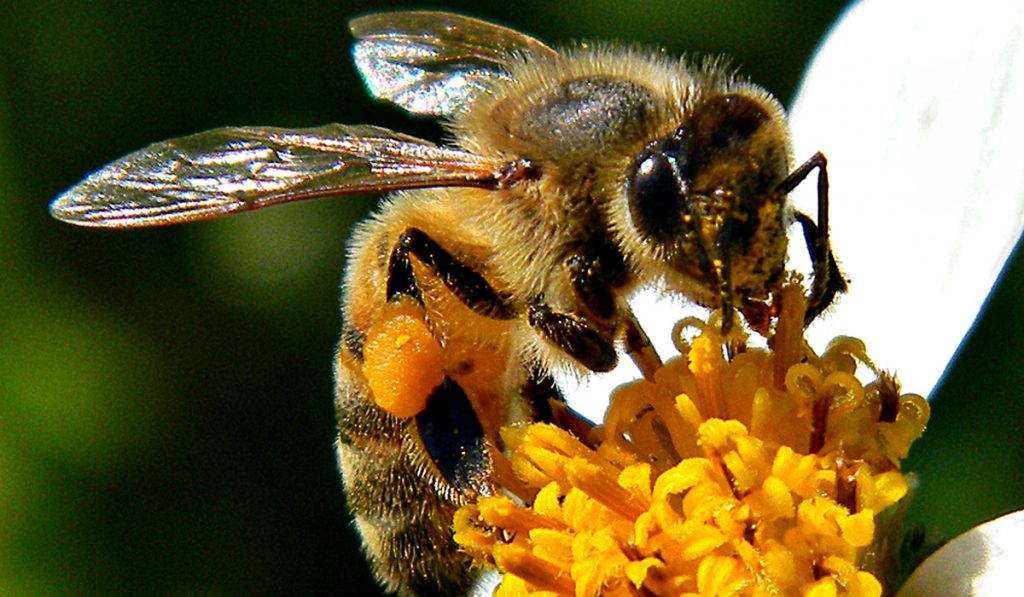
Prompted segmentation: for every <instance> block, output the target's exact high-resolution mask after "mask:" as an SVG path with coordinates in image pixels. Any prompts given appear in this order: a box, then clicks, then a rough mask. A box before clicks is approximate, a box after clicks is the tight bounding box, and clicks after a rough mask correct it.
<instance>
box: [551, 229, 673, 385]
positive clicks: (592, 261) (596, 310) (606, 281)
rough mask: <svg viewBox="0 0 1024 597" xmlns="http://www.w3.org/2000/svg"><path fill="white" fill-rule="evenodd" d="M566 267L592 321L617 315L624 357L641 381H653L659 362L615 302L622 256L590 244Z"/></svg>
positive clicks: (637, 325)
mask: <svg viewBox="0 0 1024 597" xmlns="http://www.w3.org/2000/svg"><path fill="white" fill-rule="evenodd" d="M566 267H567V268H568V270H569V279H570V280H571V281H572V285H573V289H574V290H575V291H576V296H578V297H579V298H580V301H582V302H583V304H584V305H585V306H586V308H587V309H589V310H590V311H591V312H592V313H593V314H594V316H595V317H598V318H600V319H603V320H612V319H613V318H614V317H615V316H616V314H618V315H619V317H620V318H621V319H622V327H623V336H624V337H623V340H624V342H625V345H626V353H627V354H628V355H629V356H630V358H631V359H632V360H633V362H634V363H636V366H637V368H638V369H640V372H641V373H642V374H643V376H644V377H645V378H647V379H649V380H651V379H654V372H655V371H657V370H658V368H660V367H661V358H660V357H659V356H658V353H657V352H656V351H655V350H654V346H653V345H652V344H651V341H650V339H649V338H648V337H647V334H646V333H645V332H644V330H643V328H642V327H640V322H639V321H637V319H636V316H635V315H634V314H633V312H632V311H631V310H630V309H629V308H628V307H623V306H621V304H620V303H619V302H618V301H616V299H615V290H616V289H617V288H620V287H622V285H624V284H625V283H626V281H627V278H628V276H627V274H626V263H625V259H624V258H623V256H622V253H621V252H620V251H619V250H618V248H616V247H615V246H614V245H613V244H611V243H610V242H606V241H597V242H596V243H593V242H592V243H588V244H586V245H584V246H582V247H581V248H580V249H579V250H578V251H576V252H575V253H573V254H572V255H570V256H569V258H568V259H567V260H566ZM595 370H596V369H595Z"/></svg>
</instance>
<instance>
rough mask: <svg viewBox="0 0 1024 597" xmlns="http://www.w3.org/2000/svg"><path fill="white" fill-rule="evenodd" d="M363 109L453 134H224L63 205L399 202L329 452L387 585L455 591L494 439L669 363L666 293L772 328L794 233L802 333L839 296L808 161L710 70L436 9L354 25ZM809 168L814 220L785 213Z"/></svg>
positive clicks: (721, 70)
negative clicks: (643, 294)
mask: <svg viewBox="0 0 1024 597" xmlns="http://www.w3.org/2000/svg"><path fill="white" fill-rule="evenodd" d="M351 29H352V32H353V34H354V36H355V38H356V43H355V47H354V51H353V54H354V58H355V61H356V64H357V66H358V68H359V71H360V73H361V74H362V76H363V79H364V80H365V82H366V84H367V86H368V88H369V90H370V92H371V93H372V94H373V95H374V96H375V97H377V98H380V99H383V100H387V101H390V102H392V103H394V104H396V105H397V106H399V107H401V108H403V109H405V110H407V111H409V112H411V113H413V114H420V115H431V116H437V117H442V118H445V119H446V120H445V121H446V123H447V125H448V127H449V130H450V132H451V134H452V136H453V142H452V144H451V145H436V144H434V143H431V142H429V141H425V140H422V139H417V138H414V137H410V136H407V135H403V134H401V133H397V132H394V131H391V130H387V129H384V128H380V127H375V126H367V125H359V126H347V125H338V124H331V125H326V126H322V127H317V128H310V129H301V130H286V129H279V128H270V127H237V128H236V127H230V128H219V129H215V130H211V131H207V132H203V133H199V134H195V135H191V136H187V137H182V138H179V139H174V140H170V141H164V142H162V143H157V144H154V145H151V146H149V147H146V148H144V149H142V150H140V151H137V152H135V153H132V154H130V155H128V156H125V157H123V158H121V159H120V160H117V161H115V162H113V163H111V164H109V165H107V166H105V167H103V168H101V169H100V170H98V171H97V172H95V173H93V174H91V175H90V176H89V177H88V178H86V179H85V180H83V181H82V182H80V183H79V184H77V185H76V186H74V187H72V188H71V189H69V190H68V191H66V192H65V193H64V194H62V195H61V196H59V197H58V198H57V199H55V200H54V202H53V203H52V204H51V207H50V210H51V213H52V214H53V215H54V216H55V217H56V218H58V219H60V220H63V221H66V222H70V223H72V224H78V225H82V226H103V227H114V228H130V227H140V226H159V225H166V224H175V223H179V222H190V221H195V220H202V219H206V218H212V217H218V216H222V215H226V214H231V213H236V212H242V211H247V210H252V209H259V208H262V207H265V206H268V205H274V204H278V203H287V202H291V201H298V200H303V199H313V198H318V197H329V196H336V195H347V194H353V193H364V192H383V191H396V192H394V193H392V194H391V195H390V196H389V197H388V198H387V199H386V200H385V202H384V203H383V205H382V206H381V208H380V210H379V211H378V212H377V213H376V214H375V215H374V216H372V217H371V218H370V219H369V220H367V221H365V222H363V223H362V224H361V225H360V226H359V227H358V228H357V229H356V231H355V233H354V235H353V239H352V241H351V244H350V245H349V252H348V266H347V272H346V274H345V278H344V285H343V294H342V314H343V328H342V333H341V341H340V343H339V347H338V351H337V356H336V364H335V371H336V378H337V383H336V399H335V402H336V408H337V421H338V429H339V434H338V442H337V451H338V456H339V462H340V467H341V469H342V474H343V479H344V486H345V491H346V495H347V499H348V505H349V508H350V510H351V512H352V514H353V517H354V519H355V525H356V526H357V527H358V529H359V531H360V533H361V534H362V537H363V542H364V547H365V550H366V552H367V554H368V557H369V559H370V562H371V564H372V566H373V569H374V572H375V574H376V577H377V579H378V580H379V581H380V583H381V584H382V585H383V586H384V587H385V588H386V589H388V590H390V591H397V592H400V593H408V594H453V593H459V592H465V591H466V590H467V589H468V587H469V586H470V585H471V584H472V583H473V581H474V579H475V577H476V575H477V572H476V571H474V570H472V569H471V568H470V566H469V559H468V558H467V557H466V556H465V554H462V553H460V552H459V551H458V550H457V548H456V547H455V544H454V542H453V541H452V538H451V519H452V515H453V512H454V511H455V509H456V508H457V507H458V506H460V505H461V504H464V503H466V502H467V501H468V500H470V499H472V498H473V497H475V496H477V495H480V494H487V493H493V492H495V491H497V489H496V488H495V485H494V483H493V481H492V470H494V468H495V467H498V466H501V465H502V460H501V451H502V442H501V438H500V436H499V435H498V430H499V428H500V427H502V426H504V425H508V424H513V423H516V422H520V421H532V420H554V421H556V422H559V423H560V424H563V425H571V424H573V420H572V417H571V415H570V414H566V413H567V410H566V409H565V407H564V404H563V403H562V399H561V395H560V393H559V391H558V389H557V388H556V385H555V384H554V382H553V381H552V372H554V371H559V370H571V371H576V372H578V373H580V374H586V373H588V372H592V371H593V372H599V371H607V370H610V369H611V368H613V367H614V366H615V364H616V361H617V349H618V348H621V349H624V350H625V352H626V353H627V354H629V355H630V356H631V357H632V359H633V360H634V361H635V362H636V363H637V365H638V366H639V367H640V370H641V371H642V372H643V373H644V374H645V375H651V374H652V372H653V371H654V370H655V369H656V368H657V367H658V366H659V364H660V363H659V359H658V356H657V354H656V353H655V352H654V350H653V349H652V348H651V346H650V344H649V342H648V340H647V338H646V335H645V334H644V331H643V330H642V329H641V327H640V326H639V324H638V323H637V321H636V318H635V317H634V315H633V313H632V312H631V311H630V307H629V302H628V300H629V298H630V296H631V295H632V293H633V292H634V291H635V290H637V289H638V288H640V287H643V286H647V285H660V286H662V287H664V288H666V289H667V290H668V291H669V292H674V293H678V294H680V295H682V296H684V297H686V298H687V299H689V300H690V301H693V302H695V303H699V304H701V305H704V306H707V307H710V308H714V309H719V310H720V311H721V313H722V321H723V327H724V328H726V329H728V328H729V327H731V326H732V325H736V323H735V322H736V321H738V320H739V319H740V318H739V317H738V315H739V316H742V320H743V321H746V323H747V324H748V325H749V326H750V327H751V328H753V329H755V330H759V331H762V332H765V331H767V329H768V326H770V324H771V314H772V309H773V306H772V304H771V301H772V297H773V294H774V292H775V291H776V290H777V289H778V287H779V285H780V284H781V281H782V278H783V275H784V272H785V269H786V263H785V261H786V257H785V256H786V249H787V242H788V241H787V230H788V228H789V227H790V226H791V224H793V223H798V224H800V227H801V229H802V232H803V236H804V238H805V240H806V244H807V249H808V252H809V253H810V257H811V262H812V268H813V269H812V272H811V280H812V281H811V284H810V296H809V305H810V309H809V313H808V321H810V319H813V318H814V317H815V316H817V315H818V314H819V313H820V312H821V311H822V310H823V309H825V308H826V307H827V306H828V305H829V304H830V303H831V301H832V300H833V298H834V297H835V295H836V294H837V293H839V292H842V291H843V290H844V289H845V281H844V279H843V277H842V275H841V274H840V272H839V269H838V267H837V265H836V260H835V258H834V257H833V255H832V251H831V249H830V246H829V239H828V221H827V213H828V204H827V202H828V195H827V191H828V179H827V173H826V162H825V158H824V157H823V156H822V155H821V154H820V153H819V154H816V155H815V156H813V157H812V158H811V159H810V160H808V161H806V162H805V163H803V165H801V166H799V167H797V168H795V169H794V168H793V167H792V156H791V150H790V141H789V130H788V127H787V123H786V119H785V116H784V113H783V109H782V107H781V105H780V104H779V102H778V101H777V100H776V99H775V98H773V97H772V96H771V95H770V94H769V93H768V92H767V91H766V90H764V89H762V88H761V87H758V86H756V85H754V84H752V83H749V82H747V81H745V80H742V79H740V78H739V77H737V76H736V75H735V73H733V72H732V71H731V70H730V69H728V68H726V67H724V66H723V65H722V64H721V63H720V62H716V61H705V62H704V63H702V64H690V63H688V62H686V61H683V60H673V59H669V58H667V57H665V56H663V55H660V54H657V53H653V52H652V53H644V52H641V51H638V50H633V49H622V48H617V47H613V46H601V45H598V46H590V45H579V46H576V47H572V48H569V49H566V50H562V51H556V50H554V49H552V48H550V47H549V46H547V45H545V44H544V43H542V42H540V41H538V40H536V39H534V38H532V37H530V36H528V35H525V34H523V33H519V32H516V31H513V30H510V29H506V28H504V27H500V26H498V25H494V24H490V23H486V22H483V21H479V20H476V19H472V18H469V17H465V16H460V15H455V14H447V13H439V12H398V13H383V14H375V15H370V16H365V17H361V18H357V19H355V20H353V21H352V22H351ZM815 170H816V171H817V183H818V196H819V199H818V214H817V219H816V220H813V219H812V218H810V217H809V216H807V215H804V214H802V213H796V212H793V211H792V210H791V209H790V208H789V207H788V205H787V202H786V198H787V194H788V193H789V192H790V191H791V190H792V189H793V188H795V187H796V186H797V185H798V184H799V183H800V182H801V181H803V180H804V179H805V178H806V177H807V176H808V175H809V174H810V173H811V172H812V171H815Z"/></svg>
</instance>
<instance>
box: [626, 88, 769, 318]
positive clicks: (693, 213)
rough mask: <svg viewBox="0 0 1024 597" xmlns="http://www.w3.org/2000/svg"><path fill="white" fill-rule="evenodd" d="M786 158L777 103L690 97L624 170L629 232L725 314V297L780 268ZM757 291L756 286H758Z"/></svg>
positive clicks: (743, 94)
mask: <svg viewBox="0 0 1024 597" xmlns="http://www.w3.org/2000/svg"><path fill="white" fill-rule="evenodd" d="M788 164H789V140H788V132H787V130H786V129H785V125H784V121H783V119H782V117H781V110H780V109H779V108H778V107H777V104H775V103H774V101H773V100H771V99H770V98H768V97H767V96H766V95H765V94H763V93H762V94H758V93H755V92H754V91H753V90H751V91H747V90H740V91H735V92H730V93H723V94H720V95H715V96H713V97H711V98H709V99H707V100H705V101H703V102H702V103H700V104H698V105H697V106H696V107H695V108H694V109H693V110H692V111H691V112H690V114H689V116H688V117H687V118H686V119H685V120H684V121H683V122H682V123H681V124H680V125H679V126H678V127H677V128H676V129H675V130H673V131H672V132H670V133H669V134H668V135H666V136H664V137H662V138H659V139H656V140H654V141H652V142H651V143H649V144H648V145H647V146H646V147H644V148H643V149H642V150H641V151H640V152H638V153H637V154H636V155H635V156H634V158H633V161H632V164H631V166H630V168H629V171H628V172H627V178H626V198H627V202H628V209H629V216H630V220H631V222H632V226H633V228H634V229H635V231H636V233H637V234H638V235H639V236H640V237H641V238H642V239H644V242H645V243H646V244H648V245H649V246H650V247H651V248H652V249H653V252H654V254H656V255H657V258H658V260H659V261H661V262H662V263H663V264H664V265H665V266H667V267H668V268H669V270H671V271H674V272H676V273H678V274H680V275H682V277H683V278H684V279H686V280H689V281H696V282H697V284H698V285H699V286H701V287H702V288H703V289H704V290H705V291H706V292H705V293H704V294H705V295H706V296H707V302H708V303H709V304H710V305H711V306H716V307H721V308H722V309H723V310H725V311H726V313H725V315H726V321H729V317H730V316H731V313H730V312H729V311H731V309H732V306H733V303H734V301H735V300H736V299H735V296H736V295H737V294H739V295H740V296H741V299H743V300H745V299H748V298H753V299H763V298H765V297H762V296H756V295H757V294H758V292H759V290H758V289H763V288H765V287H766V282H768V281H771V280H773V279H777V278H778V276H780V275H781V273H782V270H783V266H784V259H785V243H786V237H785V222H784V220H785V210H784V209H783V204H784V201H785V197H784V196H783V195H782V194H780V193H779V192H778V191H777V187H778V185H779V183H780V182H781V181H782V180H783V179H784V178H785V176H786V173H787V169H788ZM762 294H763V292H762Z"/></svg>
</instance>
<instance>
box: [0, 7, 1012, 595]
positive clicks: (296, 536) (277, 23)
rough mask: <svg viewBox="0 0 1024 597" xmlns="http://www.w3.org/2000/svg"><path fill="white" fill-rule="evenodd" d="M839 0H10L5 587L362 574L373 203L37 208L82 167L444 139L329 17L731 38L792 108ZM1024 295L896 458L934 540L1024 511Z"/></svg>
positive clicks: (304, 579) (1, 390)
mask: <svg viewBox="0 0 1024 597" xmlns="http://www.w3.org/2000/svg"><path fill="white" fill-rule="evenodd" d="M843 6H844V3H840V2H820V1H816V0H801V1H786V2H763V1H761V2H759V1H755V0H750V1H742V2H739V1H737V2H728V3H723V2H714V1H710V0H708V1H694V0H674V1H672V2H665V1H658V2H643V3H635V4H634V3H631V4H629V5H628V6H627V5H626V4H625V3H620V2H611V1H605V0H587V1H586V2H582V1H578V0H567V1H563V2H560V3H548V2H538V1H533V0H529V1H528V0H521V1H519V2H507V1H504V2H489V1H474V2H472V3H470V2H449V3H444V4H433V5H422V4H419V5H409V4H399V3H390V2H343V1H339V0H332V1H319V0H318V1H310V2H303V3H301V4H300V3H284V2H251V3H245V4H244V5H243V4H238V3H231V2H210V1H209V0H205V1H203V2H182V1H170V0H166V1H149V2H145V3H121V2H110V1H95V2H61V3H49V2H41V3H36V2H28V1H19V0H15V1H13V2H11V1H10V0H8V1H7V2H4V3H2V4H0V23H3V25H2V27H0V56H2V59H0V594H3V595H8V594H10V595H57V594H76V595H87V594H109V593H130V594H135V593H137V594H179V593H187V594H210V595H236V594H237V595H242V594H245V595H259V594H282V593H296V594H323V593H340V592H342V591H345V592H347V593H348V594H373V593H374V592H375V591H376V590H377V589H376V588H375V587H374V585H373V582H372V579H371V578H370V575H369V573H368V570H367V567H366V565H365V563H364V560H363V557H362V555H361V553H360V552H359V546H358V540H357V538H356V537H355V535H354V533H353V531H352V530H351V528H350V526H349V521H348V515H347V513H346V510H345V504H344V498H343V495H342V492H341V487H340V483H339V480H338V475H337V471H336V468H335V462H334V454H333V448H332V443H333V441H334V421H333V412H332V397H333V389H332V375H331V361H332V355H333V352H334V344H335V342H336V339H337V336H338V330H339V328H340V324H339V312H338V282H339V279H340V278H339V277H340V273H341V271H342V269H343V268H344V266H345V249H344V247H345V244H346V240H347V237H348V234H349V230H350V228H351V227H352V225H353V224H354V223H355V222H356V221H358V220H359V219H360V218H362V217H363V216H364V215H365V214H366V213H367V212H368V210H370V209H372V208H373V206H374V205H375V203H376V200H377V199H376V198H375V197H372V196H366V197H355V198H347V199H341V200H334V201H320V202H312V203H306V204H298V205H290V206H283V207H279V208H275V209H271V210H264V211H262V212H257V213H252V214H247V215H243V216H236V217H231V218H227V219H224V220H220V221H211V222H206V223H199V224H193V225H188V226H180V227H171V228H163V229H152V230H139V231H121V232H116V231H99V230H82V229H76V228H73V227H70V226H67V225H64V224H60V223H58V222H56V221H54V220H51V219H50V218H49V216H48V215H47V212H46V205H47V203H48V202H49V201H50V199H52V198H53V197H54V196H55V195H57V194H58V193H59V192H61V191H62V190H64V189H65V188H67V187H68V186H70V185H72V184H73V183H75V182H76V181H78V180H79V179H80V178H82V176H83V175H85V174H86V173H88V172H90V171H91V170H93V169H95V168H98V167H100V166H102V165H104V164H106V163H107V162H109V161H111V160H113V159H115V158H117V157H120V156H122V155H123V154H125V153H128V152H130V151H132V150H135V149H138V148H140V147H142V146H144V145H147V144H149V143H152V142H154V141H158V140H162V139H166V138H169V137H175V136H180V135H185V134H188V133H193V132H197V131H201V130H205V129H209V128H213V127H217V126H224V125H243V124H267V125H277V126H290V127H306V126H314V125H319V124H323V123H327V122H347V123H374V124H379V125H383V126H388V127H391V128H396V129H399V130H402V131H405V132H408V133H412V134H415V135H419V136H424V137H427V138H431V139H439V138H440V137H441V130H440V128H439V127H438V126H437V125H436V123H433V122H431V121H427V120H417V119H413V118H410V117H407V116H405V115H404V114H403V113H401V112H399V111H398V110H397V109H394V108H392V107H389V106H387V105H384V104H380V103H376V102H374V101H372V100H371V99H370V98H369V97H368V96H367V94H366V93H365V91H364V89H363V86H362V84H361V82H360V81H359V79H358V78H357V75H356V72H355V70H354V68H353V65H352V62H351V60H350V58H349V56H348V48H349V45H350V43H351V38H350V36H349V34H348V30H347V27H346V22H347V21H348V19H350V18H351V17H353V16H356V15H359V14H363V13H366V12H370V11H376V10H384V9H392V8H410V7H415V8H427V7H429V8H435V9H445V10H452V11H458V12H465V13H467V14H471V15H474V16H479V17H485V18H487V19H491V20H495V21H498V22H500V23H504V24H506V25H509V26H512V27H514V28H517V29H521V30H524V31H527V32H529V33H532V34H535V35H536V36H538V37H539V38H541V39H543V40H546V41H549V42H557V41H564V40H570V39H581V38H582V39H612V40H625V41H637V42H642V43H644V44H648V45H651V46H660V47H664V48H666V49H667V50H668V52H669V53H671V54H678V53H681V52H683V51H699V52H708V53H727V54H729V55H731V56H732V57H733V58H734V60H735V62H736V64H737V65H739V66H740V67H741V68H742V70H743V71H744V73H746V74H747V75H749V76H750V77H751V78H752V79H754V80H756V81H758V82H760V83H761V84H763V85H764V86H765V87H767V88H768V89H769V90H771V91H773V92H774V93H775V94H776V95H778V96H779V97H780V98H781V99H782V100H783V102H784V103H788V102H789V101H790V99H791V97H792V94H793V92H794V91H795V89H796V86H797V84H798V82H799V79H800V76H801V73H802V71H803V69H804V67H805V65H806V63H807V61H808V60H809V59H810V57H811V54H812V52H813V50H814V48H815V46H816V44H817V43H818V41H819V40H820V38H821V37H822V35H823V34H824V33H825V32H826V31H827V28H828V27H829V25H830V23H831V22H832V21H833V20H834V19H835V17H836V16H837V15H838V14H839V13H840V11H841V10H842V8H843ZM470 7H471V8H470ZM822 149H823V150H825V151H826V153H827V148H822ZM879 217H884V214H879ZM835 225H841V223H838V222H834V223H833V226H835ZM1022 296H1024V264H1022V263H1021V261H1020V260H1019V259H1018V260H1017V263H1016V264H1014V265H1013V266H1012V267H1011V268H1010V270H1009V274H1008V275H1007V276H1006V278H1005V280H1004V283H1003V285H1002V288H1001V290H1000V291H999V293H998V294H997V295H995V297H994V298H993V299H992V301H991V303H990V305H989V308H988V310H987V314H986V315H985V317H984V318H983V320H982V321H981V323H980V325H979V327H978V328H977V330H976V333H975V335H974V337H973V339H972V340H971V341H970V342H969V343H968V344H967V347H966V349H965V350H964V351H963V353H962V354H961V357H960V359H959V361H958V364H957V365H956V368H955V369H954V370H953V372H952V374H951V375H950V377H949V378H948V380H947V383H946V384H945V386H944V387H943V389H942V390H940V392H939V393H938V395H937V397H936V399H935V403H934V410H933V419H932V424H931V426H930V428H929V430H928V433H926V434H925V438H924V439H923V440H922V442H920V443H919V444H918V445H917V446H915V451H914V452H913V453H912V457H911V462H910V463H909V465H908V468H910V469H913V470H917V471H919V472H920V473H922V476H923V478H924V480H925V482H924V485H923V487H922V489H921V491H920V493H919V495H918V497H917V501H916V502H915V505H914V507H913V509H912V517H913V518H914V519H916V520H921V521H926V522H928V523H930V524H934V525H937V526H938V527H940V528H942V530H944V531H946V532H947V533H950V534H955V533H958V532H960V531H962V530H965V529H966V528H969V527H970V526H973V525H974V524H976V523H978V522H981V521H983V520H986V519H988V518H991V517H993V516H995V515H998V514H1000V513H1003V512H1006V511H1008V510H1011V509H1016V508H1019V507H1020V506H1021V505H1022V503H1024V499H1022V495H1024V492H1022V489H1024V481H1022V479H1024V465H1022V458H1021V454H1022V447H1024V440H1022V437H1021V433H1020V422H1021V421H1022V420H1024V418H1022V414H1024V413H1022V412H1021V409H1022V406H1021V405H1022V404H1024V401H1022V400H1020V390H1019V388H1020V387H1022V382H1024V379H1022V373H1021V370H1022V368H1021V364H1022V357H1021V355H1020V353H1021V350H1020V349H1021V346H1020V344H1021V340H1020V338H1022V337H1024V335H1022V331H1024V330H1022V329H1021V326H1022V321H1021V318H1020V316H1019V304H1018V301H1019V300H1020V297H1022ZM930 299H931V297H922V300H923V301H928V300H930ZM997 337H998V338H999V340H998V341H994V340H995V339H996V338H997ZM1007 339H1009V340H1007ZM968 491H969V494H968Z"/></svg>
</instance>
